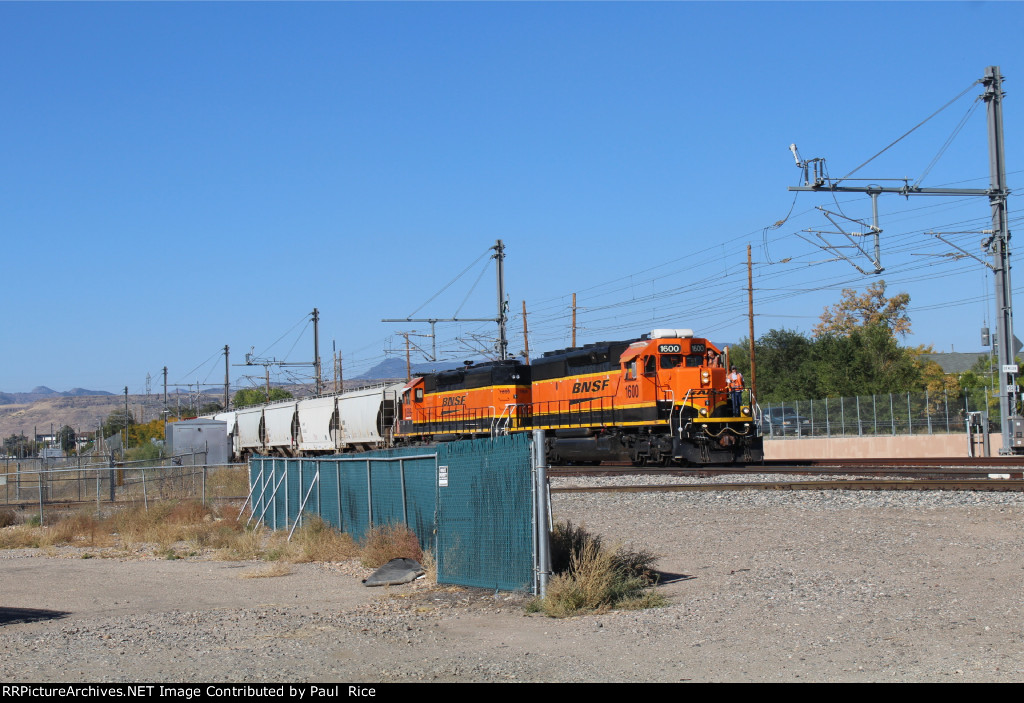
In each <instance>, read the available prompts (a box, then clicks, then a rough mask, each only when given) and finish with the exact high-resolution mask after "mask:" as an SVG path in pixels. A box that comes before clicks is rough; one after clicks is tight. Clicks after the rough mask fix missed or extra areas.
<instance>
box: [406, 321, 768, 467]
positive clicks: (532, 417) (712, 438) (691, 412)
mask: <svg viewBox="0 0 1024 703" xmlns="http://www.w3.org/2000/svg"><path fill="white" fill-rule="evenodd" d="M727 363H728V360H727V359H723V354H722V350H720V349H718V348H717V347H716V346H715V345H714V344H712V343H711V342H710V341H708V340H706V339H700V338H694V336H693V332H692V331H691V330H688V329H656V330H653V331H652V332H651V333H650V334H649V335H644V336H643V337H642V338H640V339H636V340H629V341H623V342H599V343H597V344H589V345H587V346H584V347H578V348H572V349H562V350H559V351H554V352H548V353H546V354H544V356H543V357H541V358H540V359H536V360H534V361H533V363H532V364H530V365H527V364H523V363H521V362H519V361H497V362H490V363H485V364H479V365H475V366H473V365H467V366H465V367H463V368H460V369H455V370H452V371H443V372H440V373H434V374H427V375H425V376H422V377H419V378H415V379H413V380H412V381H410V382H409V383H408V384H407V385H406V387H405V389H404V390H403V395H402V404H401V405H402V407H401V411H400V415H399V418H398V421H397V426H396V432H395V439H396V440H398V441H404V442H417V441H446V440H455V439H460V438H465V437H479V436H487V435H491V434H498V433H504V432H525V431H529V430H534V429H544V430H546V431H547V437H548V440H547V442H548V447H547V451H548V459H549V461H551V462H552V463H562V462H573V463H597V462H600V461H603V460H629V461H632V462H633V463H634V464H638V465H644V464H663V465H670V464H684V465H685V464H721V463H733V462H751V461H760V460H761V459H762V458H763V450H762V444H761V437H760V433H759V432H758V428H757V424H756V422H755V420H754V416H753V413H752V410H751V406H752V405H753V402H752V398H751V397H750V393H749V391H746V392H745V399H746V403H745V404H744V403H742V401H741V403H740V407H739V408H738V411H737V410H734V406H733V404H732V403H731V402H730V388H729V384H728V381H727V379H726V373H727V372H726V365H727ZM732 390H735V389H732ZM741 398H742V396H741Z"/></svg>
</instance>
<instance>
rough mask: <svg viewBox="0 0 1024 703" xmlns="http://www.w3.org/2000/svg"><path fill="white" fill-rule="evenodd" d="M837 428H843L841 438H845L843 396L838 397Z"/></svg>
mask: <svg viewBox="0 0 1024 703" xmlns="http://www.w3.org/2000/svg"><path fill="white" fill-rule="evenodd" d="M839 426H840V427H842V428H843V437H845V436H846V406H845V404H844V403H843V396H839Z"/></svg>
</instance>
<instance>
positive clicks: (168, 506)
mask: <svg viewBox="0 0 1024 703" xmlns="http://www.w3.org/2000/svg"><path fill="white" fill-rule="evenodd" d="M109 519H110V521H111V522H112V526H113V531H114V532H116V533H117V534H118V535H120V537H121V540H122V541H123V542H124V545H125V546H126V547H131V546H134V545H136V544H145V543H155V544H157V545H159V546H160V547H164V548H166V547H168V546H170V545H172V544H174V543H175V542H182V541H187V540H188V539H189V538H190V537H194V535H195V533H196V530H195V526H196V525H199V524H201V523H202V522H204V521H210V522H212V521H213V520H214V515H213V510H212V509H211V508H209V507H208V506H205V505H203V504H202V503H200V502H197V501H176V500H169V501H160V502H156V503H153V504H152V505H150V506H149V509H148V510H147V509H146V508H145V507H144V506H141V505H136V506H134V507H131V508H127V509H125V510H120V511H118V512H116V513H114V514H113V515H112V516H111V517H110V518H109Z"/></svg>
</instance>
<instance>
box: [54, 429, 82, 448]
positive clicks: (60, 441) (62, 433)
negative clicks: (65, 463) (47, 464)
mask: <svg viewBox="0 0 1024 703" xmlns="http://www.w3.org/2000/svg"><path fill="white" fill-rule="evenodd" d="M77 438H78V437H77V435H76V434H75V431H74V429H72V428H71V426H70V425H64V426H63V427H61V428H60V429H59V430H57V446H59V447H60V448H61V449H62V450H64V453H65V454H70V453H71V452H72V451H74V449H75V440H76V439H77Z"/></svg>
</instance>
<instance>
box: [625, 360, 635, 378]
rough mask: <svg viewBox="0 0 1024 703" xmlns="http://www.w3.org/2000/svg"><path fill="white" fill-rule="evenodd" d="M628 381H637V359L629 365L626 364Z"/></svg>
mask: <svg viewBox="0 0 1024 703" xmlns="http://www.w3.org/2000/svg"><path fill="white" fill-rule="evenodd" d="M626 380H627V381H635V380H636V359H633V360H632V361H630V362H629V363H628V364H626Z"/></svg>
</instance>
